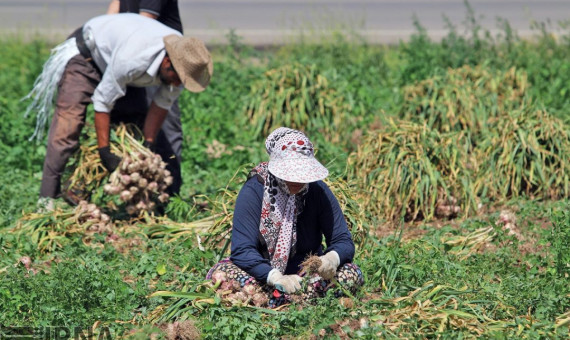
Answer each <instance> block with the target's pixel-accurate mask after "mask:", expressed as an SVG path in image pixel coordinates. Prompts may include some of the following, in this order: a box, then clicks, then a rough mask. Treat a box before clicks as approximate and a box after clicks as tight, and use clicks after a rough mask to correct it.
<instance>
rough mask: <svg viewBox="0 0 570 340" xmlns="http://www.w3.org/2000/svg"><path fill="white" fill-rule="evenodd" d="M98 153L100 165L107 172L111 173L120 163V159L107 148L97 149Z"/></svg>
mask: <svg viewBox="0 0 570 340" xmlns="http://www.w3.org/2000/svg"><path fill="white" fill-rule="evenodd" d="M97 150H98V151H99V157H101V163H103V166H104V167H105V169H107V171H109V172H113V171H115V169H116V168H117V167H118V166H119V163H121V157H119V156H117V155H115V154H113V153H112V152H111V148H110V147H109V146H104V147H102V148H99V149H97Z"/></svg>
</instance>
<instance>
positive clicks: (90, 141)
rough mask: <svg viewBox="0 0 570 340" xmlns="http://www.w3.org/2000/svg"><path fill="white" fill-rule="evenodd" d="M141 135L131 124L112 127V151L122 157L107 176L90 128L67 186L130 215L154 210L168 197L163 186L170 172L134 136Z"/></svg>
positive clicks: (156, 156) (86, 196)
mask: <svg viewBox="0 0 570 340" xmlns="http://www.w3.org/2000/svg"><path fill="white" fill-rule="evenodd" d="M140 136H142V133H141V132H140V130H139V129H138V128H137V127H136V126H134V125H124V124H121V125H119V126H118V127H117V128H116V129H115V130H113V131H112V133H111V145H110V146H111V151H112V152H113V153H114V154H116V155H118V156H120V157H121V158H122V161H121V163H120V164H119V167H118V168H117V169H116V170H115V171H114V172H113V173H112V174H110V176H109V173H108V172H107V171H106V170H105V168H104V167H103V165H102V164H101V159H100V157H99V155H98V152H97V138H96V135H95V132H94V131H93V129H89V131H88V133H87V140H86V141H85V142H84V143H82V146H81V148H80V150H79V152H78V154H77V156H76V158H75V162H74V164H73V167H74V171H73V173H72V174H71V175H70V177H69V180H68V182H69V183H70V185H69V187H70V188H72V190H73V191H76V192H82V193H84V196H85V198H87V199H91V200H92V201H94V202H95V203H96V204H98V205H99V206H102V207H105V208H106V209H109V210H111V211H115V212H117V211H124V212H126V213H127V214H128V215H130V216H138V215H140V214H142V213H152V212H153V211H155V210H156V209H157V207H158V205H160V204H164V203H166V202H167V201H168V199H169V195H168V194H167V193H166V190H167V188H168V186H169V185H170V184H172V176H171V175H170V173H169V171H168V170H166V169H165V167H166V163H164V162H163V161H162V159H161V157H160V156H159V155H157V154H154V153H153V152H152V151H150V150H149V149H147V148H146V147H144V146H143V145H142V144H141V142H140V141H139V140H138V139H137V138H138V137H140ZM107 179H108V183H106V184H105V181H107Z"/></svg>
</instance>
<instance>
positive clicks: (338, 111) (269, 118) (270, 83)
mask: <svg viewBox="0 0 570 340" xmlns="http://www.w3.org/2000/svg"><path fill="white" fill-rule="evenodd" d="M348 111H350V106H349V105H348V103H347V101H345V99H344V97H343V96H342V95H341V94H340V93H339V92H338V91H337V89H335V88H334V87H332V86H331V85H330V84H329V81H328V80H327V78H326V77H324V76H323V75H322V74H320V73H319V71H318V69H317V67H316V66H315V65H301V64H298V63H294V64H288V65H284V66H281V67H279V68H276V69H271V70H269V71H267V72H265V75H264V77H263V78H262V79H260V80H259V81H257V82H256V83H254V84H253V85H252V87H251V92H250V95H249V99H248V104H247V107H246V113H247V117H248V119H250V124H253V126H254V129H255V135H256V136H259V135H260V134H262V135H264V136H267V135H268V134H269V133H270V132H271V131H272V130H273V129H274V128H276V127H279V126H287V127H290V128H293V129H298V130H304V131H307V132H309V133H311V132H314V133H317V132H318V133H321V134H323V135H325V136H328V138H329V140H330V141H333V142H336V141H337V140H335V138H336V139H338V138H339V135H340V134H339V133H338V132H337V131H338V129H339V128H345V127H346V126H345V124H347V122H348V121H347V119H346V118H347V116H348V115H347V112H348Z"/></svg>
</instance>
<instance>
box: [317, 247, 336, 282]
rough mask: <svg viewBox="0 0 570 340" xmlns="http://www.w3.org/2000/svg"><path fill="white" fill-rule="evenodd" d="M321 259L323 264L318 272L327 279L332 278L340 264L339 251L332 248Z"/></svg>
mask: <svg viewBox="0 0 570 340" xmlns="http://www.w3.org/2000/svg"><path fill="white" fill-rule="evenodd" d="M320 259H321V266H320V267H319V269H318V270H317V272H318V273H319V275H320V276H321V277H322V278H323V279H325V280H330V279H332V278H333V277H334V275H335V274H336V270H337V268H338V265H339V264H340V257H339V256H338V253H337V252H336V251H334V250H331V251H329V252H328V253H326V254H325V255H323V256H321V257H320Z"/></svg>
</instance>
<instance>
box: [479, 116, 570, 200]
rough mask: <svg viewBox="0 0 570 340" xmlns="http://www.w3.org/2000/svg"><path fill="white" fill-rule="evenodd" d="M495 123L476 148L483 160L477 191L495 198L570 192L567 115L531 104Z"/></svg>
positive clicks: (555, 196)
mask: <svg viewBox="0 0 570 340" xmlns="http://www.w3.org/2000/svg"><path fill="white" fill-rule="evenodd" d="M492 124H493V125H494V126H496V128H494V129H493V130H491V131H489V133H488V134H486V135H485V136H483V140H482V141H481V142H480V143H479V145H478V146H477V148H476V149H475V150H474V155H475V157H476V158H478V159H480V160H481V168H480V169H479V171H477V173H478V174H479V176H478V178H477V180H476V184H475V190H476V191H477V192H479V193H480V194H481V195H485V196H487V197H489V198H491V199H494V200H505V199H509V198H512V197H517V196H520V195H526V196H529V197H534V198H543V199H560V198H563V197H568V196H570V129H569V128H568V126H567V125H565V124H564V122H563V121H562V120H560V119H558V118H556V117H554V116H552V115H550V114H549V113H548V112H546V111H544V110H532V108H526V109H521V110H515V111H512V112H510V113H509V114H505V115H502V116H501V117H497V118H496V119H495V120H494V121H493V122H492Z"/></svg>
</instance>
